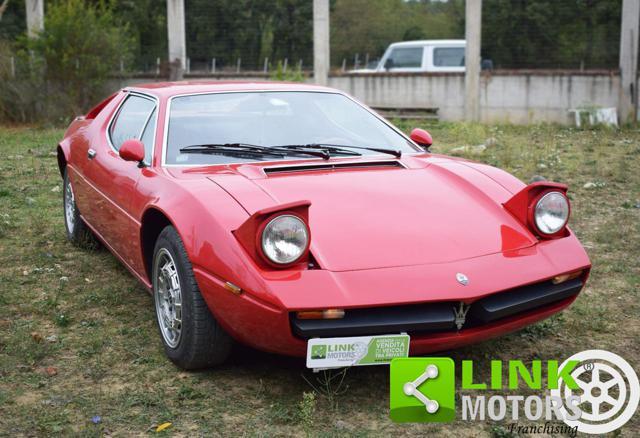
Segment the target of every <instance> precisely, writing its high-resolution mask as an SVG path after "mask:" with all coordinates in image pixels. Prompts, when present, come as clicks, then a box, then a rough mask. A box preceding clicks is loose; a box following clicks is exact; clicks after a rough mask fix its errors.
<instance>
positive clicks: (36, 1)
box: [24, 0, 44, 38]
mask: <svg viewBox="0 0 640 438" xmlns="http://www.w3.org/2000/svg"><path fill="white" fill-rule="evenodd" d="M24 3H25V7H26V11H27V35H28V36H29V38H35V37H36V36H37V35H38V33H39V32H42V31H43V30H44V0H25V2H24Z"/></svg>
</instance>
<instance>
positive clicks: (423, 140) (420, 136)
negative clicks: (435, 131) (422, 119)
mask: <svg viewBox="0 0 640 438" xmlns="http://www.w3.org/2000/svg"><path fill="white" fill-rule="evenodd" d="M409 137H410V138H411V140H413V141H415V142H416V143H418V145H419V146H422V147H423V148H425V149H426V150H429V148H430V147H431V145H432V144H433V139H432V138H431V134H429V133H428V132H427V131H425V130H424V129H420V128H415V129H414V130H413V131H411V135H410V136H409Z"/></svg>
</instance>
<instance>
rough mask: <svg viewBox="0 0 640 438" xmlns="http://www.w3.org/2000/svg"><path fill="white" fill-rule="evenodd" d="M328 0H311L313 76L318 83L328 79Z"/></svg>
mask: <svg viewBox="0 0 640 438" xmlns="http://www.w3.org/2000/svg"><path fill="white" fill-rule="evenodd" d="M330 59H331V58H330V49H329V0H313V77H314V81H315V83H316V84H318V85H327V83H328V81H329V63H330Z"/></svg>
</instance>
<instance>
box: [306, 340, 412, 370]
mask: <svg viewBox="0 0 640 438" xmlns="http://www.w3.org/2000/svg"><path fill="white" fill-rule="evenodd" d="M407 356H409V335H407V334H399V335H379V336H357V337H351V338H314V339H309V341H308V342H307V368H315V369H322V368H341V367H350V366H359V365H383V364H388V363H391V360H392V359H394V358H396V357H407Z"/></svg>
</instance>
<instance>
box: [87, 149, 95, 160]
mask: <svg viewBox="0 0 640 438" xmlns="http://www.w3.org/2000/svg"><path fill="white" fill-rule="evenodd" d="M95 157H96V151H95V150H94V149H89V150H88V151H87V158H89V159H90V160H93V159H94V158H95Z"/></svg>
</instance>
